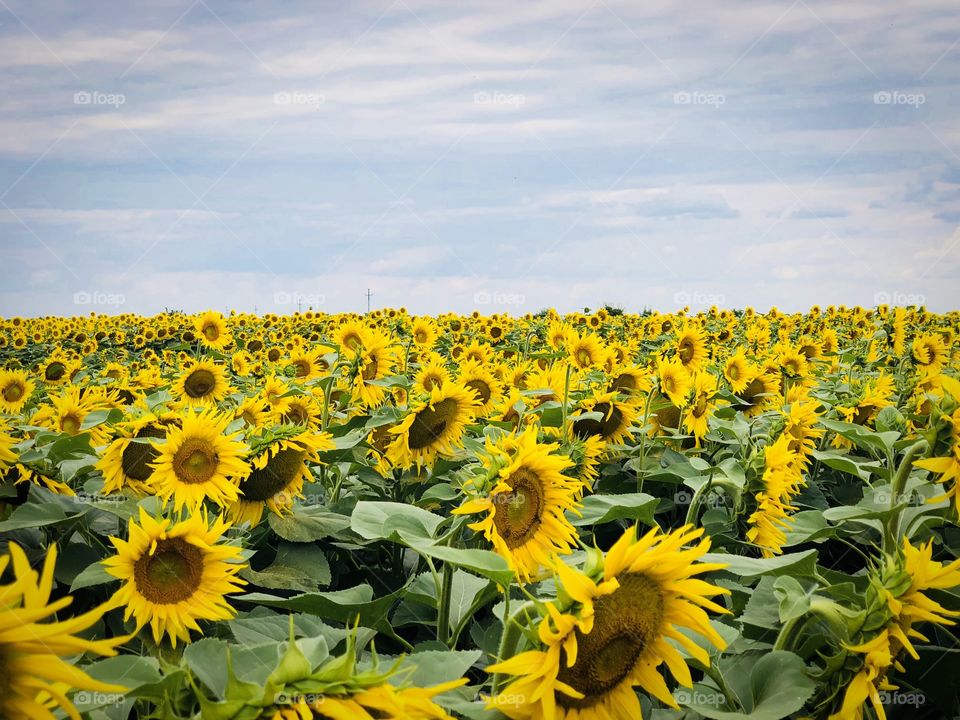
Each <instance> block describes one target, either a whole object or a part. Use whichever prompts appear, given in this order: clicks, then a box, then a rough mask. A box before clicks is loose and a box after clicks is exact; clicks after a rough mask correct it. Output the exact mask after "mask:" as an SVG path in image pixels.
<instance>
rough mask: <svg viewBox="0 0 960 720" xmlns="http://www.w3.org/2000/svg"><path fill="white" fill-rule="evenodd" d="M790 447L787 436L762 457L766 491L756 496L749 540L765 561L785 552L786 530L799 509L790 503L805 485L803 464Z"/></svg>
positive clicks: (782, 437) (763, 480)
mask: <svg viewBox="0 0 960 720" xmlns="http://www.w3.org/2000/svg"><path fill="white" fill-rule="evenodd" d="M790 445H791V436H789V435H787V434H786V433H784V434H782V435H780V437H779V438H777V440H776V442H774V443H772V444H770V445H768V446H767V447H766V448H765V449H764V453H763V463H764V470H763V478H762V482H763V488H762V489H761V491H760V492H759V493H757V494H756V500H757V510H756V512H754V513H753V514H752V515H751V516H750V518H749V519H748V523H749V525H750V529H749V530H748V531H747V539H748V540H749V541H750V542H752V543H753V544H754V545H756V546H757V547H759V548H760V552H761V553H762V555H763V556H764V557H773V556H774V555H779V554H780V553H781V552H782V550H781V548H782V547H783V544H784V543H785V542H786V541H787V536H786V534H785V533H784V530H786V529H787V528H789V527H790V525H791V523H792V522H793V521H792V519H791V518H790V515H789V513H790V511H791V510H795V509H796V508H794V507H793V506H792V505H791V504H790V502H791V500H792V498H793V497H794V496H795V495H796V494H797V493H798V492H799V491H800V486H801V485H802V484H803V476H802V475H801V473H800V463H799V462H798V459H797V456H796V454H795V453H794V452H793V451H791V449H790Z"/></svg>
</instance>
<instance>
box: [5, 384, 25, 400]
mask: <svg viewBox="0 0 960 720" xmlns="http://www.w3.org/2000/svg"><path fill="white" fill-rule="evenodd" d="M23 391H24V387H23V385H21V384H20V383H19V382H17V381H14V382H12V383H10V384H9V385H7V386H6V387H5V388H3V399H4V400H6V401H7V402H16V401H17V400H19V399H20V398H22V397H23Z"/></svg>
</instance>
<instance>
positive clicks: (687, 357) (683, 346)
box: [677, 338, 696, 365]
mask: <svg viewBox="0 0 960 720" xmlns="http://www.w3.org/2000/svg"><path fill="white" fill-rule="evenodd" d="M695 350H696V348H695V347H694V345H693V341H692V340H690V339H689V338H684V339H683V340H681V341H680V347H679V348H678V351H677V354H678V355H679V356H680V362H682V363H683V364H684V365H686V364H688V363H689V362H690V361H691V360H693V353H694V351H695Z"/></svg>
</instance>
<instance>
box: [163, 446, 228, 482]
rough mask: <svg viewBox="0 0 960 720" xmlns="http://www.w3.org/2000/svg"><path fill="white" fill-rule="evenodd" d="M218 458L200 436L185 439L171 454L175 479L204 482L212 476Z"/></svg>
mask: <svg viewBox="0 0 960 720" xmlns="http://www.w3.org/2000/svg"><path fill="white" fill-rule="evenodd" d="M219 464H220V458H219V457H217V453H216V451H215V450H214V449H213V448H212V447H210V444H209V443H207V442H206V441H204V440H201V439H200V438H190V439H188V440H186V441H185V442H184V443H183V445H181V446H180V449H179V450H177V454H176V455H174V456H173V471H174V473H176V476H177V479H178V480H180V481H181V482H185V483H189V484H197V483H204V482H206V481H207V480H209V479H210V478H212V477H213V476H214V474H215V473H216V472H217V466H218V465H219Z"/></svg>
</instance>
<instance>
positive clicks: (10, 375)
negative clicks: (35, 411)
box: [0, 370, 36, 415]
mask: <svg viewBox="0 0 960 720" xmlns="http://www.w3.org/2000/svg"><path fill="white" fill-rule="evenodd" d="M35 387H36V384H35V383H34V382H33V380H32V379H31V378H30V376H29V375H28V374H27V373H26V372H25V371H23V370H0V412H4V413H8V414H10V415H15V414H16V413H18V412H20V411H21V410H22V409H23V407H24V405H26V404H27V401H28V400H29V399H30V396H31V395H32V394H33V390H34V388H35Z"/></svg>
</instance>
